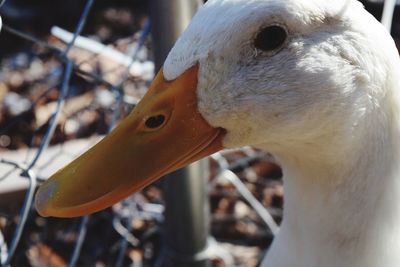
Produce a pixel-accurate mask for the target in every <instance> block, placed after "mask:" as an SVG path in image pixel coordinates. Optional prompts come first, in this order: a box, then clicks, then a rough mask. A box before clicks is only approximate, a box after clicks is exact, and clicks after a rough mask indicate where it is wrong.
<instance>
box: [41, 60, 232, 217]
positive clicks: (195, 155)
mask: <svg viewBox="0 0 400 267" xmlns="http://www.w3.org/2000/svg"><path fill="white" fill-rule="evenodd" d="M197 75H198V67H197V66H194V67H191V68H190V69H189V70H187V71H186V72H185V73H184V74H182V75H181V76H180V77H178V78H177V79H176V80H174V81H166V80H165V79H164V78H163V73H162V70H161V71H160V72H159V73H158V75H157V76H156V78H155V80H154V81H153V83H152V85H151V87H150V89H149V91H148V92H147V94H146V95H145V96H144V98H143V99H142V101H141V102H140V103H139V104H138V106H137V107H136V108H135V109H134V110H133V111H132V113H131V114H130V115H129V116H128V117H127V118H125V119H124V120H123V121H122V122H121V123H120V124H119V125H118V126H117V127H116V128H115V129H114V130H113V131H112V132H111V133H110V134H109V135H108V136H106V137H105V138H104V139H103V140H102V141H101V142H99V143H98V144H97V145H95V146H94V147H92V148H91V149H90V150H88V151H87V152H86V153H84V154H83V155H82V156H80V157H79V158H78V159H76V160H74V161H73V162H71V163H70V164H69V165H67V166H66V167H64V168H62V169H61V170H59V171H58V172H56V173H55V174H54V175H53V176H51V177H50V178H49V179H48V180H47V181H46V182H45V183H44V184H43V185H42V186H41V187H40V188H39V190H38V192H37V195H36V203H35V204H36V209H37V210H38V212H39V213H40V214H41V215H42V216H56V217H74V216H82V215H85V214H89V213H92V212H96V211H99V210H102V209H104V208H107V207H109V206H111V205H113V204H114V203H116V202H118V201H120V200H122V199H124V198H126V197H128V196H129V195H131V194H132V193H134V192H137V191H139V190H141V189H142V188H143V187H145V186H146V185H148V184H150V183H152V182H153V181H155V180H156V179H158V178H159V177H161V176H162V175H165V174H167V173H169V172H172V171H174V170H176V169H178V168H181V167H183V166H185V165H187V164H189V163H191V162H194V161H196V160H198V159H201V158H203V157H205V156H207V155H210V154H212V153H214V152H216V151H218V150H220V149H222V137H223V135H224V130H223V129H221V128H214V127H211V126H210V125H209V124H208V123H207V122H206V121H205V120H204V118H203V117H202V115H201V114H200V113H199V112H198V110H197V97H196V87H197Z"/></svg>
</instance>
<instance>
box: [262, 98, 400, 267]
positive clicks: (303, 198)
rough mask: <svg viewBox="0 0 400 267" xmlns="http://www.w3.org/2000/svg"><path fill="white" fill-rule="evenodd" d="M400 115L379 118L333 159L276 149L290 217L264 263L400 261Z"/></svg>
mask: <svg viewBox="0 0 400 267" xmlns="http://www.w3.org/2000/svg"><path fill="white" fill-rule="evenodd" d="M390 106H391V107H393V106H392V105H390ZM388 112H389V113H390V112H391V111H388ZM395 113H397V111H396V112H395ZM386 115H387V113H386ZM386 115H385V116H386ZM389 117H390V116H389ZM397 119H398V118H397V116H395V115H393V116H392V118H386V119H383V117H379V116H376V120H375V121H376V122H377V124H376V125H374V119H372V120H371V121H369V122H368V124H369V127H367V128H368V129H370V130H369V131H366V130H365V129H364V130H365V131H363V134H362V136H359V138H358V140H360V142H359V144H356V145H355V146H352V147H351V148H349V147H347V149H346V151H342V152H344V153H339V154H338V157H339V158H337V160H336V161H331V162H330V163H326V160H325V159H324V158H323V157H321V158H320V160H319V159H318V158H316V157H315V156H313V155H312V153H313V152H312V151H311V152H310V151H308V152H307V151H303V153H302V155H300V156H298V157H296V156H288V155H277V156H278V158H279V161H280V162H281V164H282V168H283V173H284V189H285V206H284V220H283V222H282V226H281V231H280V233H279V234H278V236H277V237H276V239H275V241H274V243H273V244H272V246H271V248H270V251H269V253H268V255H267V257H266V258H265V259H264V262H263V265H262V266H263V267H290V266H297V267H318V266H324V267H334V266H349V267H350V266H351V267H376V266H385V267H397V266H400V156H399V154H400V153H399V152H400V149H399V148H400V145H399V144H400V135H399V134H398V133H399V130H398V129H399V123H398V120H397ZM382 121H385V123H382ZM362 140H364V141H365V140H366V141H367V142H363V141H362ZM335 152H337V151H335ZM323 154H324V153H322V155H323ZM331 156H332V155H331ZM333 157H334V156H333ZM335 162H336V163H335Z"/></svg>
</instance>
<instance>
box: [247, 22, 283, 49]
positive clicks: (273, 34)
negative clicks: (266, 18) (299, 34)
mask: <svg viewBox="0 0 400 267" xmlns="http://www.w3.org/2000/svg"><path fill="white" fill-rule="evenodd" d="M286 38H287V33H286V30H285V29H284V28H282V27H281V26H278V25H273V26H268V27H266V28H264V29H262V30H261V31H260V32H259V33H258V34H257V36H256V39H255V40H254V46H255V47H256V48H258V49H260V50H262V51H265V52H268V51H272V50H275V49H277V48H279V47H281V46H282V45H283V44H284V43H285V40H286Z"/></svg>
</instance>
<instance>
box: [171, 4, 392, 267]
mask: <svg viewBox="0 0 400 267" xmlns="http://www.w3.org/2000/svg"><path fill="white" fill-rule="evenodd" d="M272 24H278V25H281V26H283V27H285V28H286V29H287V31H288V39H287V41H286V43H285V45H284V46H283V48H282V49H281V50H280V51H277V52H276V53H272V54H268V53H265V52H262V51H258V50H255V47H254V46H253V39H254V37H255V36H256V34H257V33H258V32H259V31H260V29H261V28H263V27H265V26H268V25H272ZM194 64H199V66H200V71H199V76H198V79H199V83H198V88H197V94H198V98H199V100H198V105H199V111H200V112H201V113H202V115H203V116H204V118H205V119H206V120H207V121H208V122H209V123H210V124H211V125H213V126H216V127H223V128H225V129H227V135H226V137H225V139H224V145H225V146H226V147H238V146H242V145H253V146H255V147H258V148H262V149H265V150H267V151H269V152H271V153H273V154H274V155H275V157H276V158H277V159H278V161H279V162H280V164H281V166H282V168H283V173H284V188H285V206H284V220H283V222H282V227H281V232H280V233H279V234H278V236H277V237H276V239H275V240H274V242H273V244H272V247H271V248H270V251H269V253H268V255H267V257H266V259H265V260H264V261H263V265H262V266H263V267H268V266H269V267H278V266H279V267H294V266H296V267H337V266H351V267H372V266H374V267H377V266H379V267H380V266H385V267H398V266H400V204H399V203H400V153H399V152H400V151H399V150H400V135H399V133H400V132H399V128H400V118H399V114H400V112H399V107H400V96H399V90H398V89H399V77H400V61H399V56H398V52H397V50H396V48H395V46H394V43H393V40H392V39H391V37H390V35H389V34H388V33H387V31H386V30H385V29H384V28H383V27H382V26H381V25H380V24H379V23H378V22H377V21H376V20H375V19H374V18H373V17H372V16H371V15H369V14H368V13H367V12H366V11H365V10H364V9H363V7H362V6H361V4H360V3H359V2H358V1H355V0H348V1H347V0H340V1H328V0H287V1H282V0H210V1H209V2H207V4H206V5H205V6H204V7H203V8H201V10H200V11H199V12H198V13H197V15H196V16H195V17H194V19H193V21H192V23H191V24H190V25H189V27H188V28H187V30H186V31H185V32H184V34H183V35H182V37H181V38H180V39H179V40H178V42H177V43H176V45H175V46H174V48H173V49H172V51H171V52H170V54H169V56H168V58H167V60H166V62H165V65H164V75H165V78H166V79H168V80H172V79H175V78H176V77H178V76H179V75H180V74H182V73H183V72H184V71H185V70H186V69H188V68H189V67H190V66H192V65H194Z"/></svg>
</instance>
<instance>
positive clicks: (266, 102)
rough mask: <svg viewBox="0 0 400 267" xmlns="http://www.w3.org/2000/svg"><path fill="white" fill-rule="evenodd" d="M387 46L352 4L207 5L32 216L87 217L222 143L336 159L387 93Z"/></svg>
mask: <svg viewBox="0 0 400 267" xmlns="http://www.w3.org/2000/svg"><path fill="white" fill-rule="evenodd" d="M366 25H368V26H366ZM393 47H394V45H393V41H391V39H390V37H389V35H388V34H387V33H386V32H385V30H384V29H383V28H382V26H380V25H379V23H378V22H376V21H375V19H374V18H373V17H372V16H370V15H369V14H368V13H367V12H366V11H364V10H363V7H362V6H361V4H360V3H359V2H358V1H355V0H348V1H347V0H340V1H326V0H307V1H305V0H304V1H303V0H288V1H280V0H252V1H248V0H210V1H208V2H207V3H206V4H205V5H204V6H203V7H202V8H201V9H200V10H199V12H198V13H197V14H196V15H195V17H194V18H193V20H192V22H191V24H190V25H189V26H188V28H187V29H186V30H185V32H184V33H183V35H182V36H181V37H180V39H179V40H178V41H177V43H176V44H175V46H174V47H173V49H172V50H171V52H170V54H169V56H168V58H167V59H166V61H165V63H164V67H163V69H162V70H160V72H159V73H158V75H157V76H156V78H155V80H154V82H153V84H152V85H151V87H150V90H149V92H148V93H147V95H146V96H145V97H144V98H143V100H142V101H141V102H140V104H139V105H138V106H137V107H135V109H134V110H133V111H132V113H131V114H130V115H129V116H128V117H127V118H126V119H125V120H124V121H122V122H121V123H120V125H118V126H117V127H116V128H115V129H114V130H113V131H112V132H111V133H110V134H109V135H108V136H107V137H105V138H104V139H103V140H102V141H101V142H100V143H99V144H97V145H95V146H94V147H93V148H91V149H90V150H89V151H87V152H86V153H85V154H83V155H82V156H81V157H79V158H78V159H76V160H75V161H73V162H72V163H70V164H69V165H67V166H66V167H64V168H63V169H61V170H60V171H58V172H57V173H55V174H54V175H53V176H52V177H50V179H49V180H48V181H47V182H45V183H44V184H43V185H42V186H41V188H40V189H39V191H38V193H37V196H36V208H37V210H38V211H39V213H40V214H41V215H43V216H59V217H72V216H80V215H84V214H88V213H91V212H95V211H98V210H101V209H104V208H106V207H108V206H110V205H112V204H114V203H115V202H117V201H119V200H121V199H123V198H125V197H127V196H129V195H130V194H132V193H133V192H136V191H138V190H140V189H141V188H143V187H144V186H146V185H148V184H149V183H151V182H153V181H154V180H156V179H158V178H159V177H160V176H162V175H164V174H167V173H168V172H171V171H173V170H175V169H177V168H180V167H183V166H185V165H187V164H189V163H191V162H193V161H195V160H198V159H200V158H202V157H205V156H207V155H209V154H212V153H214V152H216V151H218V150H220V149H222V148H224V147H227V148H231V147H240V146H243V145H252V146H255V147H261V148H265V149H268V150H269V151H270V152H272V153H275V154H277V155H290V156H293V157H296V156H297V155H298V154H299V155H300V154H304V152H305V151H306V152H310V155H311V154H313V155H316V156H318V157H321V156H322V155H323V156H325V157H327V158H328V159H329V155H333V154H336V155H337V154H338V153H344V152H343V151H341V150H339V149H337V148H338V147H344V146H345V144H346V143H351V142H353V141H354V140H356V139H357V136H358V132H359V131H361V130H362V129H363V127H367V126H366V123H365V117H366V116H367V115H368V114H369V113H370V112H372V111H373V110H374V109H376V108H377V106H379V105H380V104H381V103H382V101H383V100H382V99H383V98H385V96H387V94H388V92H387V91H386V89H385V88H386V87H385V86H383V87H382V85H385V84H387V83H389V82H390V81H389V79H390V77H391V76H392V75H391V72H393V71H394V70H393V68H392V66H393V65H395V64H394V63H393V61H394V60H397V59H396V57H397V54H396V50H395V49H394V48H393ZM397 71H398V69H397ZM389 93H390V92H389ZM388 108H389V107H388ZM339 144H340V145H339ZM328 154H329V155H328Z"/></svg>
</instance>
